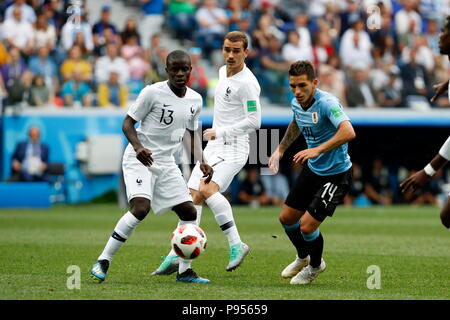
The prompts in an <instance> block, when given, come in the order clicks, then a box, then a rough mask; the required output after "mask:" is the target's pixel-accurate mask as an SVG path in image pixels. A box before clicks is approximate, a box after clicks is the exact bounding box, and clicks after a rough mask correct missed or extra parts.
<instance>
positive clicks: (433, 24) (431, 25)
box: [425, 19, 439, 53]
mask: <svg viewBox="0 0 450 320" xmlns="http://www.w3.org/2000/svg"><path fill="white" fill-rule="evenodd" d="M425 38H426V39H427V43H428V46H429V47H430V49H431V50H433V52H434V53H439V25H438V20H437V19H430V20H428V23H427V31H426V33H425Z"/></svg>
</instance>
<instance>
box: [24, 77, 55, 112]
mask: <svg viewBox="0 0 450 320" xmlns="http://www.w3.org/2000/svg"><path fill="white" fill-rule="evenodd" d="M52 97H53V95H52V94H51V92H50V90H49V89H48V88H47V86H46V85H45V81H44V77H42V76H41V75H35V76H34V77H33V83H32V86H31V97H30V105H31V106H34V107H44V106H48V105H50V104H51V101H52V100H53V99H52Z"/></svg>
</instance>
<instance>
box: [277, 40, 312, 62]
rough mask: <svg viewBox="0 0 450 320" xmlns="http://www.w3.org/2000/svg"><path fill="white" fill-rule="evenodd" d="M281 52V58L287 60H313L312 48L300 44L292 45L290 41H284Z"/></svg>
mask: <svg viewBox="0 0 450 320" xmlns="http://www.w3.org/2000/svg"><path fill="white" fill-rule="evenodd" d="M300 43H301V41H300ZM281 54H282V56H283V59H284V60H285V61H289V62H295V61H297V60H309V61H312V60H313V54H312V48H311V47H309V46H303V45H300V44H299V45H297V46H294V45H293V44H292V43H289V42H288V43H285V44H284V45H283V48H282V49H281Z"/></svg>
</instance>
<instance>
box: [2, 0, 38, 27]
mask: <svg viewBox="0 0 450 320" xmlns="http://www.w3.org/2000/svg"><path fill="white" fill-rule="evenodd" d="M16 7H17V6H16V5H15V4H13V5H10V6H9V7H8V9H6V12H5V19H12V17H13V11H14V9H15V8H16ZM20 11H21V12H22V21H28V22H29V23H35V22H36V13H35V12H34V10H33V8H32V7H31V6H29V5H28V4H26V3H25V4H23V5H22V6H21V8H20Z"/></svg>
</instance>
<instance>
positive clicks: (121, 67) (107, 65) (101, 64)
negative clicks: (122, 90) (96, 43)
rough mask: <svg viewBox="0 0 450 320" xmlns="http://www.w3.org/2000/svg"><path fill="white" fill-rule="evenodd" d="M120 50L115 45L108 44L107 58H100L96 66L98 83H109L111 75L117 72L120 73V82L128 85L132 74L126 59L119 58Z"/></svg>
mask: <svg viewBox="0 0 450 320" xmlns="http://www.w3.org/2000/svg"><path fill="white" fill-rule="evenodd" d="M117 51H118V49H117V46H116V45H115V44H108V46H107V47H106V54H107V55H106V56H103V57H100V58H98V60H97V63H96V66H95V80H96V81H97V83H102V82H107V81H108V79H109V73H110V72H111V71H115V72H118V73H119V82H120V83H121V84H125V83H127V81H128V79H129V77H130V72H129V70H128V64H127V62H126V61H125V59H124V58H122V57H120V56H118V52H117Z"/></svg>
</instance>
